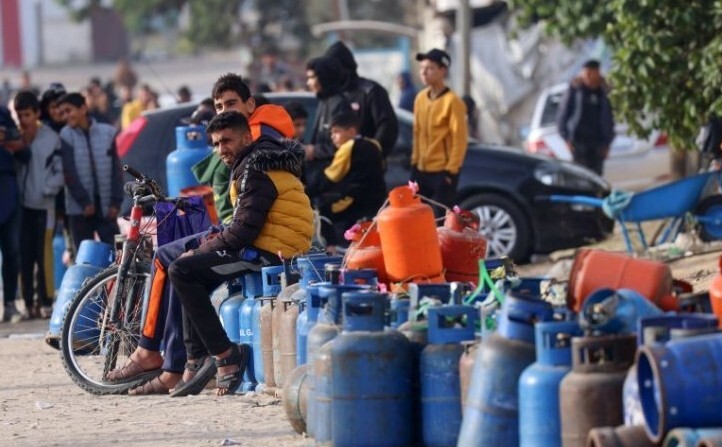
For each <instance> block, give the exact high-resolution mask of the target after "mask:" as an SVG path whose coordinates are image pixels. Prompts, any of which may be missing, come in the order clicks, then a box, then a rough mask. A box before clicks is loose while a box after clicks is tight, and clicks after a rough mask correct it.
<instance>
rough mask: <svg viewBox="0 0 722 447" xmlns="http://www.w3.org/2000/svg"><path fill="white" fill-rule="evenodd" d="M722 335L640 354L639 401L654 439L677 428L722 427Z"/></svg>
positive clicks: (644, 348) (673, 343)
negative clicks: (721, 377) (720, 373)
mask: <svg viewBox="0 0 722 447" xmlns="http://www.w3.org/2000/svg"><path fill="white" fill-rule="evenodd" d="M720 370H722V334H711V335H700V336H697V337H691V338H683V339H679V340H670V341H669V342H667V343H666V344H663V345H660V344H657V345H653V346H642V347H640V348H639V353H638V354H637V383H638V386H639V398H640V401H641V402H642V411H643V413H644V420H645V425H646V430H647V435H648V436H649V439H651V440H652V441H654V442H661V441H662V440H663V439H664V436H665V435H666V434H667V432H668V431H669V430H671V429H673V428H677V427H688V428H708V427H720V426H722V412H720V411H719V409H720V408H722V381H720V379H719V373H718V371H720Z"/></svg>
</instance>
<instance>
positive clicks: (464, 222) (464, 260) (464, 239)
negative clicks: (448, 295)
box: [437, 207, 486, 284]
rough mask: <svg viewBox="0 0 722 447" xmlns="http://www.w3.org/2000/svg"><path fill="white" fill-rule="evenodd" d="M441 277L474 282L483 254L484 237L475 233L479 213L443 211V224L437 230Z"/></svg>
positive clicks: (477, 275)
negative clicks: (443, 270) (442, 275)
mask: <svg viewBox="0 0 722 447" xmlns="http://www.w3.org/2000/svg"><path fill="white" fill-rule="evenodd" d="M437 231H438V234H439V246H440V247H441V259H442V260H443V263H444V269H445V270H446V271H445V272H444V276H445V277H446V280H447V281H464V282H473V283H474V284H476V282H477V281H478V279H479V259H484V256H486V239H484V236H482V235H481V234H480V233H479V216H477V215H476V214H474V213H472V212H471V211H466V210H461V209H459V208H458V207H455V208H454V211H447V212H446V218H445V219H444V226H443V227H439V228H438V229H437Z"/></svg>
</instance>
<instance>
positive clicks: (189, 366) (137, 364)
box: [107, 73, 294, 395]
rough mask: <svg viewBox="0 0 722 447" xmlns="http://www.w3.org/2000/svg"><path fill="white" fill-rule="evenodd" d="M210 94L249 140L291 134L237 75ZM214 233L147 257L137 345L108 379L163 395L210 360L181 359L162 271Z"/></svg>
mask: <svg viewBox="0 0 722 447" xmlns="http://www.w3.org/2000/svg"><path fill="white" fill-rule="evenodd" d="M212 96H213V103H214V106H215V109H216V112H217V113H222V112H228V111H236V112H239V113H241V114H242V115H244V116H246V117H247V118H248V123H249V125H250V128H251V136H252V138H253V140H254V141H255V140H257V139H259V138H260V137H261V136H270V137H272V138H277V139H282V138H293V135H294V127H293V121H292V120H291V117H290V115H289V114H288V112H286V110H285V109H284V108H283V107H281V106H277V105H274V104H266V105H263V106H260V107H258V108H256V102H255V99H254V98H253V97H252V96H251V91H250V89H249V88H248V86H247V85H246V83H245V82H244V81H243V79H242V78H241V77H240V76H239V75H237V74H233V73H227V74H224V75H222V76H221V77H219V78H218V80H217V81H216V83H215V84H214V85H213V92H212ZM212 156H214V157H218V154H216V153H215V152H214V153H213V155H212ZM217 169H219V170H220V169H224V170H225V171H226V173H225V175H223V174H222V173H220V175H219V173H215V174H214V176H213V178H214V179H217V178H218V177H225V178H226V179H228V180H226V190H227V191H228V192H227V194H228V195H229V196H230V199H231V203H235V200H236V197H235V194H233V192H232V191H231V188H230V168H229V167H228V166H227V165H226V164H225V163H219V164H218V167H217ZM214 189H216V188H214ZM219 232H220V231H219V229H217V228H214V229H212V230H211V231H205V232H202V233H199V234H194V235H191V236H188V237H185V238H182V239H179V240H177V241H174V242H171V243H169V244H166V245H163V246H162V247H159V248H158V250H157V251H156V254H155V258H154V260H153V268H152V272H151V278H152V279H151V283H152V285H151V292H150V299H149V302H148V309H147V312H146V315H147V316H146V320H145V325H144V326H143V331H142V334H141V338H140V341H139V343H138V348H137V349H136V350H135V352H133V353H132V354H131V355H130V357H129V359H128V362H127V363H126V364H125V365H124V366H123V367H122V368H119V369H117V370H115V371H111V372H110V373H109V374H108V377H107V379H108V381H111V382H114V383H124V382H127V383H142V382H143V381H144V380H147V379H151V380H150V381H147V382H145V383H142V384H141V385H140V386H138V387H136V388H133V389H131V390H130V391H129V394H131V395H142V394H168V392H169V391H170V390H171V389H173V388H175V387H176V386H178V384H179V382H180V381H181V379H182V378H183V375H184V371H185V379H189V378H190V377H192V376H193V374H194V373H195V372H196V371H198V370H199V369H200V368H201V367H202V366H203V365H204V364H205V363H206V362H209V361H212V359H211V358H210V356H206V357H203V358H200V359H186V349H185V345H184V343H183V339H184V331H183V326H182V325H183V321H182V320H183V317H182V312H181V304H180V302H179V301H178V299H177V298H176V297H175V296H174V292H173V290H172V288H171V287H170V286H169V282H168V273H167V271H168V267H169V266H170V264H171V263H172V262H173V261H175V260H176V259H177V258H178V257H180V255H181V254H183V253H185V252H186V251H188V250H191V249H195V248H197V247H198V246H199V245H200V243H202V242H203V241H205V240H207V239H209V238H213V237H214V236H215V235H216V234H218V233H219ZM163 340H165V357H163V356H162V355H161V354H160V345H161V341H163Z"/></svg>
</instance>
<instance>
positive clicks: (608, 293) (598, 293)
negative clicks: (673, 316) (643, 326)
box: [579, 289, 662, 334]
mask: <svg viewBox="0 0 722 447" xmlns="http://www.w3.org/2000/svg"><path fill="white" fill-rule="evenodd" d="M661 314H662V311H661V310H660V309H659V308H658V307H657V306H655V305H654V304H652V302H651V301H649V300H648V299H646V298H645V297H644V296H642V295H640V294H639V293H638V292H636V291H634V290H631V289H619V290H614V289H599V290H595V291H594V292H593V293H592V294H591V295H589V296H588V297H587V299H586V300H584V305H583V307H582V311H581V313H580V314H579V317H580V324H581V325H582V327H583V328H585V329H591V330H594V331H595V332H597V333H606V334H617V333H627V334H628V333H635V332H636V331H637V321H638V320H639V319H640V318H644V317H652V316H655V315H661Z"/></svg>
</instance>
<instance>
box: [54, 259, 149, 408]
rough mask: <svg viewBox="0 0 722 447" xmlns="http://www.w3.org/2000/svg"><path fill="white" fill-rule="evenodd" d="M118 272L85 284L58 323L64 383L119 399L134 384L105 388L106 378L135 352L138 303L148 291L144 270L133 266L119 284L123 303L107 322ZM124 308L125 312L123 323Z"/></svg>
mask: <svg viewBox="0 0 722 447" xmlns="http://www.w3.org/2000/svg"><path fill="white" fill-rule="evenodd" d="M117 281H118V266H117V265H114V266H111V267H109V268H107V269H105V270H103V271H102V272H100V273H99V274H98V275H96V276H95V277H94V278H92V279H91V280H90V281H88V282H87V283H86V284H85V285H84V286H83V287H82V288H81V289H80V291H78V294H77V295H76V296H75V298H73V301H72V303H71V304H70V306H69V307H68V312H67V314H66V315H65V320H64V321H63V327H62V336H61V339H60V348H61V349H60V353H61V359H62V361H63V366H64V367H65V370H66V371H67V372H68V374H69V375H70V378H71V379H73V381H74V382H75V383H76V384H77V385H78V386H80V387H81V388H82V389H84V390H85V391H87V392H89V393H91V394H121V393H124V392H126V391H127V390H128V389H130V388H132V387H133V386H135V385H136V384H137V383H136V382H130V383H122V384H118V383H110V382H106V381H105V377H106V376H107V374H108V372H110V371H111V370H113V369H114V368H115V367H116V365H123V364H125V362H126V361H127V359H128V357H129V356H130V354H131V353H132V352H133V351H134V350H135V348H136V347H137V346H138V340H139V339H140V333H141V325H142V324H143V321H142V312H143V303H144V297H145V296H146V294H147V293H148V292H149V291H150V265H149V264H147V263H135V264H134V268H131V271H130V272H128V275H127V276H126V278H125V287H124V290H125V291H127V293H126V294H125V295H126V296H125V298H123V301H122V302H120V303H118V304H119V309H120V310H119V318H118V321H127V322H128V323H127V324H116V323H113V322H111V321H110V315H111V309H112V306H113V304H114V302H115V300H116V299H117V298H118V297H117V289H118V287H117V286H118V284H117ZM126 303H128V306H127V308H128V309H130V311H129V312H128V315H127V318H126V312H125V309H126Z"/></svg>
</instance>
